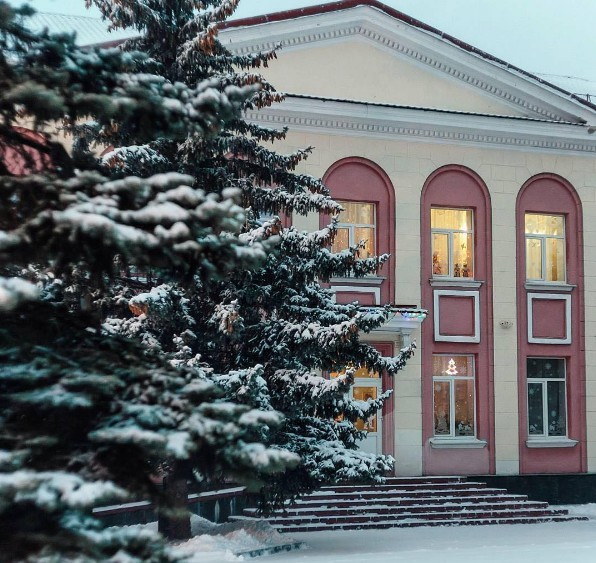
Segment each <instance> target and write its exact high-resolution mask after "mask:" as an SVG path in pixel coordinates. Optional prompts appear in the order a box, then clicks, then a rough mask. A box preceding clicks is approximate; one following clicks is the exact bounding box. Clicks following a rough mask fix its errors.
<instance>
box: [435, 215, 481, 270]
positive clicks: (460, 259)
mask: <svg viewBox="0 0 596 563" xmlns="http://www.w3.org/2000/svg"><path fill="white" fill-rule="evenodd" d="M430 214H431V219H430V223H431V237H432V260H433V263H432V273H433V277H441V276H442V277H451V278H473V277H474V232H473V213H472V210H471V209H447V208H443V207H433V208H431V210H430Z"/></svg>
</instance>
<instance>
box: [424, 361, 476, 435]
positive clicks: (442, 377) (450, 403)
mask: <svg viewBox="0 0 596 563" xmlns="http://www.w3.org/2000/svg"><path fill="white" fill-rule="evenodd" d="M474 387H475V386H474V357H473V356H442V355H435V356H433V398H434V403H433V413H434V435H435V436H443V437H452V438H456V437H463V436H475V435H476V424H475V398H474V396H475V392H474Z"/></svg>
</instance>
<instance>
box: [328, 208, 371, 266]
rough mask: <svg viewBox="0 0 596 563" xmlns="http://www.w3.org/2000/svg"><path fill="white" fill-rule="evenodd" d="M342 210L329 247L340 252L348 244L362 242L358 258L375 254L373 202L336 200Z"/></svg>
mask: <svg viewBox="0 0 596 563" xmlns="http://www.w3.org/2000/svg"><path fill="white" fill-rule="evenodd" d="M338 203H339V204H341V206H342V207H343V208H344V210H343V211H342V212H341V213H340V214H339V216H338V218H337V220H338V228H337V234H336V235H335V239H334V241H333V245H332V247H331V249H332V251H333V252H341V251H342V250H346V249H348V248H349V247H350V246H356V245H357V244H359V243H360V242H362V241H363V242H364V248H361V249H360V251H359V253H358V255H359V257H360V258H370V257H372V256H376V245H375V239H376V218H375V204H374V203H363V202H359V201H338Z"/></svg>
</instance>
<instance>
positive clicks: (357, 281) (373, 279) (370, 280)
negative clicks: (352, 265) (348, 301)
mask: <svg viewBox="0 0 596 563" xmlns="http://www.w3.org/2000/svg"><path fill="white" fill-rule="evenodd" d="M386 279H387V278H384V277H382V276H364V277H362V278H330V279H329V283H331V284H332V285H334V284H344V283H345V284H349V285H381V284H382V283H383V282H384V281H385V280H386Z"/></svg>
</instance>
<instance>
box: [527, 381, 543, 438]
mask: <svg viewBox="0 0 596 563" xmlns="http://www.w3.org/2000/svg"><path fill="white" fill-rule="evenodd" d="M542 401H543V397H542V383H528V434H529V435H530V436H537V435H538V436H542V435H543V434H544V421H543V416H542Z"/></svg>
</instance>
